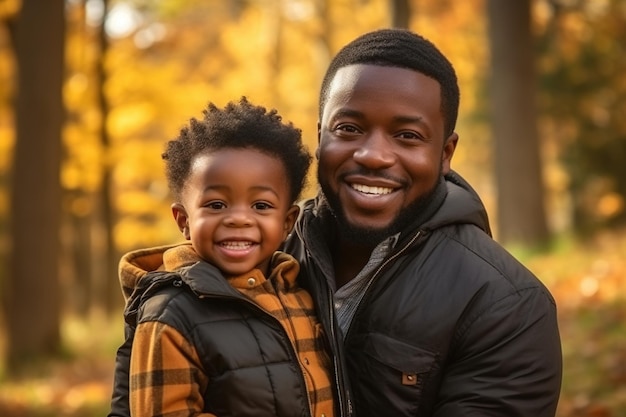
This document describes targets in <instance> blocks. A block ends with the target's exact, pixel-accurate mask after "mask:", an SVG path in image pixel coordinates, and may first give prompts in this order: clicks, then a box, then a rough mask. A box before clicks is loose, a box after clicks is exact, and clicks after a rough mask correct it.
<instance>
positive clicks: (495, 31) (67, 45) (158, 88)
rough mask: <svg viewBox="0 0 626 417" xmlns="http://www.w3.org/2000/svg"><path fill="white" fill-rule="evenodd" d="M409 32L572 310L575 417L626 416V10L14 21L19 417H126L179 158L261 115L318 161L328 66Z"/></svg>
mask: <svg viewBox="0 0 626 417" xmlns="http://www.w3.org/2000/svg"><path fill="white" fill-rule="evenodd" d="M389 26H397V27H407V28H410V29H412V30H414V31H416V32H418V33H420V34H422V35H424V36H425V37H427V38H428V39H430V40H432V41H433V42H434V43H435V44H436V45H438V46H439V47H440V49H441V50H442V51H443V52H444V53H445V54H446V55H447V56H448V57H449V58H450V60H451V61H452V62H453V64H454V66H455V68H456V70H457V73H458V77H459V84H460V86H461V109H460V119H459V123H458V126H457V132H458V133H459V136H460V142H459V147H458V148H457V152H456V154H455V158H454V161H453V167H454V168H455V169H456V170H457V171H458V172H460V173H461V174H462V175H463V176H465V177H466V178H467V179H468V180H470V182H471V183H472V184H473V185H474V186H475V188H476V189H477V190H478V191H479V193H480V194H481V195H482V197H483V199H484V201H485V203H486V205H487V207H488V209H489V212H490V215H491V220H492V222H493V227H494V230H495V237H496V239H497V240H498V241H500V242H501V243H502V244H503V245H505V246H506V247H507V248H509V249H510V250H511V251H512V252H514V253H515V254H516V255H517V256H518V257H519V258H520V259H521V260H522V261H523V262H524V263H525V264H526V265H528V266H529V268H530V269H531V270H533V271H534V272H535V273H536V274H537V275H538V276H539V277H540V279H542V280H543V282H544V283H545V284H546V285H547V286H548V287H549V288H550V289H551V291H552V292H553V294H554V296H555V298H556V299H557V303H558V305H559V317H560V325H561V332H562V340H563V351H564V361H565V372H564V383H563V391H562V398H561V402H560V405H559V410H558V415H559V416H560V417H564V416H594V417H612V416H626V306H625V304H626V303H625V301H626V300H625V298H626V297H625V295H624V294H626V293H625V292H624V290H625V287H626V207H625V203H626V201H625V198H626V76H625V73H626V2H625V1H623V0H464V1H454V0H230V1H224V0H160V1H153V0H21V1H20V0H0V297H1V298H0V300H1V301H0V307H1V309H0V311H1V313H0V323H1V324H0V355H1V356H0V415H2V416H3V417H16V416H33V417H43V416H68V417H69V416H72V417H78V416H81V417H85V416H87V417H89V416H102V415H105V414H106V411H107V406H108V402H109V396H110V390H111V380H112V373H113V364H114V356H115V351H116V349H117V346H118V345H119V344H120V343H121V341H122V337H123V334H122V315H121V310H122V306H123V299H122V295H121V292H120V289H119V284H118V281H117V271H116V268H117V261H118V259H119V257H120V255H121V254H122V253H123V252H125V251H128V250H131V249H135V248H139V247H144V246H152V245H158V244H163V243H171V242H177V241H179V240H180V236H179V233H178V229H177V227H176V226H175V223H174V221H173V220H172V218H171V214H170V209H169V204H170V200H169V196H168V191H167V186H166V183H165V180H164V176H163V173H162V171H163V169H162V161H161V157H160V154H161V152H162V150H163V146H164V143H165V142H166V141H167V140H169V139H170V138H173V137H174V136H175V135H176V134H177V133H178V130H179V129H180V127H181V126H182V125H183V124H184V123H185V122H186V121H187V120H188V119H189V118H190V117H192V116H195V117H197V116H200V113H201V110H202V109H203V108H204V106H205V105H206V104H207V102H208V101H213V102H215V103H217V104H219V105H222V104H225V103H226V102H227V101H230V100H233V99H238V98H239V97H241V96H243V95H245V96H247V97H249V98H250V100H251V101H253V102H255V103H260V104H263V105H266V106H267V107H275V108H277V109H278V110H279V112H280V113H281V114H282V115H283V116H284V118H285V119H287V120H290V121H293V122H294V123H295V124H296V125H297V126H299V127H301V128H302V130H303V134H304V137H305V139H306V141H307V144H308V145H309V148H310V150H311V151H314V150H315V148H316V122H317V97H318V88H319V85H320V82H321V78H322V76H323V73H324V71H325V69H326V66H327V64H328V62H329V59H330V58H331V57H332V56H333V54H334V53H335V52H336V51H337V50H338V49H339V48H340V47H341V46H343V45H344V44H345V43H347V42H348V41H350V40H351V39H353V38H354V37H356V36H358V35H360V34H361V33H363V32H366V31H369V30H373V29H377V28H382V27H389ZM314 171H315V167H314V169H313V170H312V174H314ZM311 183H312V186H311V188H310V189H309V190H308V191H307V196H311V195H313V194H314V193H315V190H316V189H315V183H314V176H312V177H311ZM537 342H538V343H541V341H537Z"/></svg>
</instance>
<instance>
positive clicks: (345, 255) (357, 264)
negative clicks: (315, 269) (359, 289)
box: [332, 240, 375, 289]
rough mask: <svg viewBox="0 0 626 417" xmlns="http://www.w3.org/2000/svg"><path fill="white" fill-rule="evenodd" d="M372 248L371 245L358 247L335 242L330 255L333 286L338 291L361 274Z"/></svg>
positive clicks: (349, 243)
mask: <svg viewBox="0 0 626 417" xmlns="http://www.w3.org/2000/svg"><path fill="white" fill-rule="evenodd" d="M374 247H375V246H371V245H358V244H355V243H352V242H346V241H344V240H339V241H337V243H336V244H335V245H334V247H333V250H332V253H333V265H334V269H335V284H336V285H337V288H338V289H339V288H341V287H343V286H344V285H345V284H347V283H348V282H349V281H350V280H352V279H353V278H354V277H356V276H357V275H358V274H359V272H361V270H362V269H363V267H364V266H365V265H366V264H367V261H369V259H370V256H371V254H372V250H374Z"/></svg>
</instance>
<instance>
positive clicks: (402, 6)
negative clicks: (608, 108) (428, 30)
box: [389, 0, 411, 29]
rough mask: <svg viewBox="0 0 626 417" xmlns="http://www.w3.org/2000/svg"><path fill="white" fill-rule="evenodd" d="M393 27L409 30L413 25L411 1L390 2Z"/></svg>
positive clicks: (392, 0)
mask: <svg viewBox="0 0 626 417" xmlns="http://www.w3.org/2000/svg"><path fill="white" fill-rule="evenodd" d="M389 8H390V15H391V26H392V27H394V28H403V29H408V28H409V23H411V5H410V4H409V0H389Z"/></svg>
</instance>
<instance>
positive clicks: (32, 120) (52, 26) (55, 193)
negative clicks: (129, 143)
mask: <svg viewBox="0 0 626 417" xmlns="http://www.w3.org/2000/svg"><path fill="white" fill-rule="evenodd" d="M64 19H65V17H64V0H46V1H40V0H23V2H22V9H21V12H20V16H19V18H18V21H17V24H16V33H15V54H16V58H17V68H18V70H17V76H18V82H17V86H18V89H17V97H16V102H15V114H16V142H15V155H14V159H13V170H12V183H11V185H12V199H11V212H10V229H11V243H12V246H11V249H12V253H11V257H10V261H9V262H10V265H9V277H8V279H7V280H6V281H7V282H6V283H7V288H5V289H4V291H3V295H4V296H5V300H4V301H5V302H4V303H3V304H4V306H5V308H6V315H5V316H6V321H7V334H8V344H7V355H8V358H7V359H8V364H9V369H10V370H16V369H18V368H19V365H20V364H21V363H22V359H25V358H27V357H31V356H33V355H39V354H49V353H53V352H55V351H56V350H57V348H58V345H59V341H60V330H59V327H60V326H59V323H60V297H59V296H60V291H59V286H60V284H59V272H58V266H59V261H58V259H59V248H60V242H59V224H60V214H61V189H60V182H59V167H60V160H61V153H62V151H61V126H62V123H63V105H62V95H61V90H62V84H63V61H64V40H65V36H64V33H65V20H64Z"/></svg>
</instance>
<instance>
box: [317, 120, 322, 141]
mask: <svg viewBox="0 0 626 417" xmlns="http://www.w3.org/2000/svg"><path fill="white" fill-rule="evenodd" d="M321 138H322V123H321V122H320V121H319V120H318V121H317V144H318V145H319V144H320V139H321Z"/></svg>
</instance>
